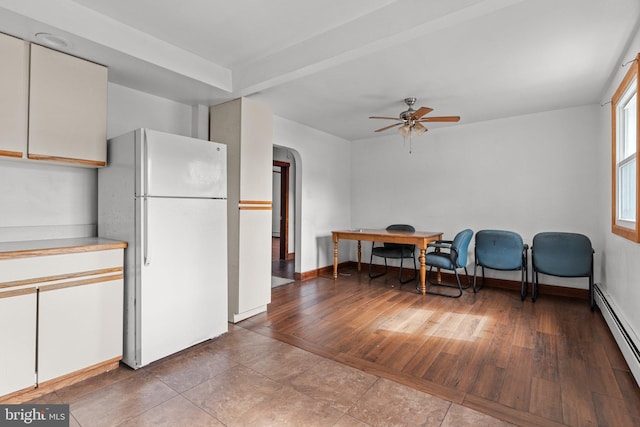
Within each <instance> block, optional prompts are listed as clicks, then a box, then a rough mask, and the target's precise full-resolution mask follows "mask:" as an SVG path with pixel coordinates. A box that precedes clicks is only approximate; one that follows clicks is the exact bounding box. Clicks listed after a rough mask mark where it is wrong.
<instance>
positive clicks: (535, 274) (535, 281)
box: [531, 270, 538, 302]
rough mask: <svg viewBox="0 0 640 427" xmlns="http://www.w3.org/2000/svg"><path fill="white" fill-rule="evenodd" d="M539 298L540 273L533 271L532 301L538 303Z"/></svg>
mask: <svg viewBox="0 0 640 427" xmlns="http://www.w3.org/2000/svg"><path fill="white" fill-rule="evenodd" d="M536 298H538V272H537V271H535V270H533V272H532V273H531V301H532V302H536Z"/></svg>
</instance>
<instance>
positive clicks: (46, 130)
mask: <svg viewBox="0 0 640 427" xmlns="http://www.w3.org/2000/svg"><path fill="white" fill-rule="evenodd" d="M28 151H29V154H28V157H29V158H30V159H36V160H53V161H59V162H66V163H70V164H75V165H78V166H82V165H85V166H105V165H106V160H107V68H106V67H103V66H101V65H98V64H94V63H92V62H88V61H85V60H82V59H79V58H76V57H73V56H70V55H66V54H63V53H60V52H57V51H54V50H51V49H47V48H45V47H42V46H38V45H33V44H32V45H31V74H30V91H29V145H28Z"/></svg>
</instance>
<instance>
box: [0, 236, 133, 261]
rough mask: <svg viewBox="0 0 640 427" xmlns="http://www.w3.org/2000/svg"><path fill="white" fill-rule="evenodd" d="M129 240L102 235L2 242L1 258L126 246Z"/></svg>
mask: <svg viewBox="0 0 640 427" xmlns="http://www.w3.org/2000/svg"><path fill="white" fill-rule="evenodd" d="M126 247H127V242H120V241H117V240H110V239H105V238H102V237H80V238H73V239H51V240H27V241H21V242H0V260H1V259H11V258H25V257H32V256H45V255H56V254H70V253H76V252H91V251H103V250H108V249H118V248H126Z"/></svg>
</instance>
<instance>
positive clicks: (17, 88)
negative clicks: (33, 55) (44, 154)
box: [0, 34, 29, 158]
mask: <svg viewBox="0 0 640 427" xmlns="http://www.w3.org/2000/svg"><path fill="white" fill-rule="evenodd" d="M0 61H1V62H2V66H0V94H1V96H0V156H3V157H18V158H20V157H23V155H24V153H25V152H26V151H27V114H28V104H27V99H28V95H27V94H28V93H29V89H28V88H29V81H28V76H29V44H28V43H27V42H25V41H24V40H20V39H17V38H15V37H11V36H7V35H5V34H0Z"/></svg>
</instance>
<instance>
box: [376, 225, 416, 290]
mask: <svg viewBox="0 0 640 427" xmlns="http://www.w3.org/2000/svg"><path fill="white" fill-rule="evenodd" d="M387 230H390V231H391V230H395V231H416V229H415V228H414V227H413V226H411V225H407V224H393V225H390V226H388V227H387ZM375 244H376V242H372V243H371V260H370V261H369V278H371V279H375V278H376V277H380V276H384V275H385V274H387V258H391V259H399V260H400V275H399V276H398V280H399V281H400V283H401V284H403V283H407V282H410V281H412V280H415V279H416V277H417V274H418V273H417V269H416V258H415V255H414V254H415V248H416V247H415V245H406V244H399V243H386V242H385V243H383V245H382V246H375ZM374 256H377V257H380V258H384V271H383V272H382V273H379V274H375V275H372V274H371V265H372V264H373V257H374ZM405 258H411V259H412V260H413V277H412V278H410V279H406V280H402V268H403V263H404V259H405Z"/></svg>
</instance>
